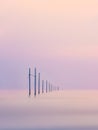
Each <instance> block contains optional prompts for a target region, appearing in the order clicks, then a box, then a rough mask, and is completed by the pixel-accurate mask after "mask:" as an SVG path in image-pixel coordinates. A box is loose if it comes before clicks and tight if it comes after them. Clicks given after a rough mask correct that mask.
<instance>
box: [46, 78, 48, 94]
mask: <svg viewBox="0 0 98 130" xmlns="http://www.w3.org/2000/svg"><path fill="white" fill-rule="evenodd" d="M47 92H48V89H47V80H46V93H47Z"/></svg>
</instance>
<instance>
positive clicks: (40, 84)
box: [29, 68, 59, 96]
mask: <svg viewBox="0 0 98 130" xmlns="http://www.w3.org/2000/svg"><path fill="white" fill-rule="evenodd" d="M32 78H34V96H36V95H37V94H38V95H39V94H41V93H48V92H52V91H55V90H59V87H56V86H53V85H52V84H51V83H50V82H48V81H47V80H41V78H40V73H38V75H37V71H36V68H34V74H32V73H31V68H29V96H31V90H32V89H31V85H32V84H31V81H32Z"/></svg>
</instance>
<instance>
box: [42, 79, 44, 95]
mask: <svg viewBox="0 0 98 130" xmlns="http://www.w3.org/2000/svg"><path fill="white" fill-rule="evenodd" d="M42 93H44V80H42Z"/></svg>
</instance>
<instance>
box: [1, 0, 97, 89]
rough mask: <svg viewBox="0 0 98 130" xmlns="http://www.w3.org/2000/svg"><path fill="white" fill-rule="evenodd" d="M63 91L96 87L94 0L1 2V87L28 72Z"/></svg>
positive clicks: (21, 84)
mask: <svg viewBox="0 0 98 130" xmlns="http://www.w3.org/2000/svg"><path fill="white" fill-rule="evenodd" d="M35 66H36V67H37V69H38V71H40V72H41V76H42V78H43V79H48V80H49V81H51V82H53V83H54V84H57V85H60V86H61V87H65V88H71V89H76V88H79V89H80V88H83V89H84V88H85V89H86V88H89V89H90V88H98V0H0V88H26V87H27V85H28V68H29V67H31V68H32V72H33V68H34V67H35Z"/></svg>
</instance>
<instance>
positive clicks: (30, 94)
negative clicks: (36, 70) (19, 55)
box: [29, 68, 31, 96]
mask: <svg viewBox="0 0 98 130" xmlns="http://www.w3.org/2000/svg"><path fill="white" fill-rule="evenodd" d="M29 96H31V69H30V68H29Z"/></svg>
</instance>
